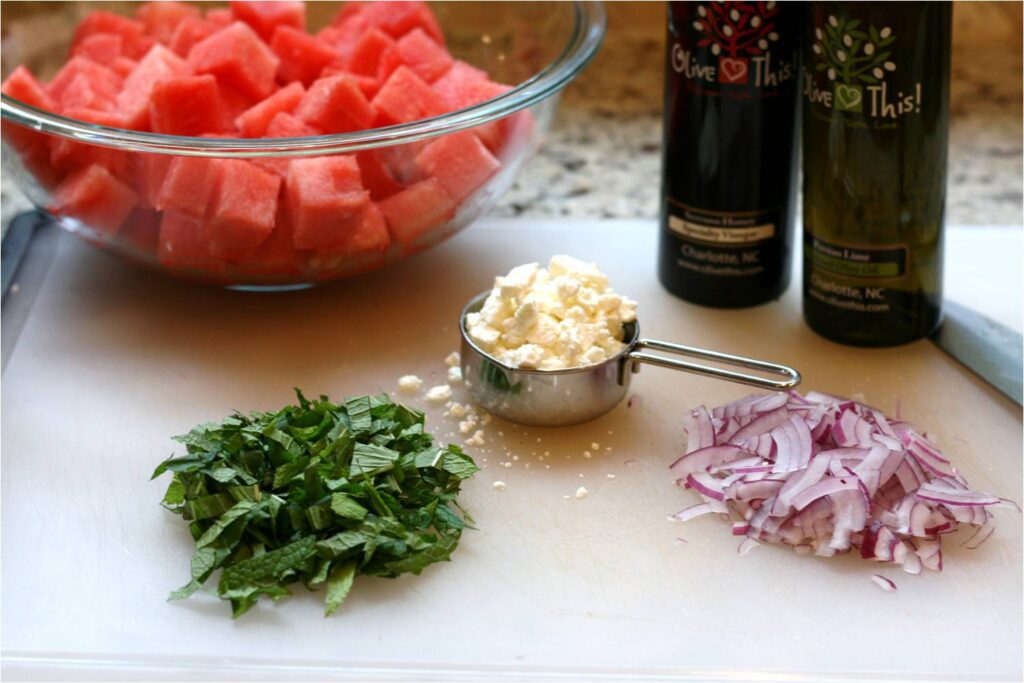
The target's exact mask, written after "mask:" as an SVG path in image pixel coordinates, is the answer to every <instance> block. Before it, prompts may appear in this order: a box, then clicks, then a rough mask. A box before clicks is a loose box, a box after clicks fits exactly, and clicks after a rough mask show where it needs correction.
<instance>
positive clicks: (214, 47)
mask: <svg viewBox="0 0 1024 683" xmlns="http://www.w3.org/2000/svg"><path fill="white" fill-rule="evenodd" d="M279 63H280V60H279V59H278V58H277V55H275V54H274V53H273V52H272V51H271V50H270V48H269V47H267V46H266V44H265V43H264V42H263V41H262V40H260V37H259V36H258V35H256V33H254V32H253V30H252V29H251V28H249V26H248V25H247V24H243V23H242V22H240V21H236V22H235V23H233V24H231V25H230V26H228V27H227V28H224V29H221V30H219V31H217V32H216V33H214V34H213V35H212V36H210V37H209V38H206V39H205V40H202V41H201V42H199V43H197V44H196V45H195V46H194V47H193V48H192V50H191V52H189V53H188V65H189V67H191V69H192V70H193V71H194V72H195V73H197V74H213V75H214V76H216V77H217V80H218V81H219V82H220V83H222V84H224V85H227V86H230V87H232V88H234V89H235V90H238V91H239V92H240V93H242V94H243V95H248V96H250V97H252V98H254V99H256V100H261V99H263V98H264V97H267V96H268V95H270V93H271V92H273V89H274V77H275V75H276V74H277V67H278V65H279Z"/></svg>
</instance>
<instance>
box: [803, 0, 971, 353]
mask: <svg viewBox="0 0 1024 683" xmlns="http://www.w3.org/2000/svg"><path fill="white" fill-rule="evenodd" d="M951 19H952V4H951V3H947V2H898V3H874V2H821V3H813V4H812V6H811V7H810V16H809V17H808V22H807V26H806V28H805V35H804V40H803V58H804V69H803V83H802V91H803V100H804V104H803V108H804V122H803V149H804V214H803V215H804V317H805V319H806V320H807V324H808V325H810V327H811V328H812V329H814V330H815V331H816V332H818V333H819V334H821V335H823V336H825V337H828V338H829V339H833V340H835V341H839V342H843V343H846V344H856V345H859V346H890V345H895V344H901V343H905V342H909V341H913V340H915V339H920V338H921V337H924V336H926V335H928V334H929V333H930V332H932V331H933V330H934V329H935V328H936V327H937V326H938V324H939V322H940V320H941V306H942V243H943V234H942V233H943V214H944V209H945V196H946V150H947V140H948V130H949V62H950V33H951V29H950V26H951Z"/></svg>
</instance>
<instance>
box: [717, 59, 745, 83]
mask: <svg viewBox="0 0 1024 683" xmlns="http://www.w3.org/2000/svg"><path fill="white" fill-rule="evenodd" d="M718 80H719V81H720V82H722V83H746V82H747V60H745V59H734V58H732V57H722V58H721V59H719V60H718Z"/></svg>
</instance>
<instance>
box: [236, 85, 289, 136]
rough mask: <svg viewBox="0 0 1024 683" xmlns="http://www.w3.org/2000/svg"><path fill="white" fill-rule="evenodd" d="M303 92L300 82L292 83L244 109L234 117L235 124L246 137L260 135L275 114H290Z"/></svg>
mask: <svg viewBox="0 0 1024 683" xmlns="http://www.w3.org/2000/svg"><path fill="white" fill-rule="evenodd" d="M305 94H306V89H305V88H303V87H302V84H301V83H292V84H290V85H288V86H286V87H284V88H281V89H280V90H278V91H277V92H276V93H274V94H273V95H271V96H270V97H268V98H266V99H265V100H262V101H261V102H259V103H257V104H255V105H253V106H252V107H250V108H249V109H246V110H245V111H244V112H243V113H242V114H241V115H239V116H238V118H236V119H235V125H236V126H237V127H238V130H239V131H241V133H242V135H244V136H245V137H247V138H258V137H261V136H262V135H263V134H264V133H265V132H266V130H267V126H269V125H270V122H271V121H272V120H273V119H274V117H275V116H277V115H278V114H280V113H287V114H290V113H291V112H292V111H294V110H295V106H296V105H297V104H298V103H299V100H301V99H302V96H303V95H305ZM278 137H288V136H278Z"/></svg>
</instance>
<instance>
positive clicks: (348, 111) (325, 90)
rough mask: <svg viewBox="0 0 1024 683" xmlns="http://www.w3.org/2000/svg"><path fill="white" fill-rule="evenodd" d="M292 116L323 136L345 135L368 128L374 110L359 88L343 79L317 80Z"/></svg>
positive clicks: (371, 121)
mask: <svg viewBox="0 0 1024 683" xmlns="http://www.w3.org/2000/svg"><path fill="white" fill-rule="evenodd" d="M295 116H296V117H298V118H300V119H302V120H303V121H305V122H306V123H308V124H310V125H312V126H315V127H316V128H319V129H320V130H322V131H323V132H324V133H347V132H350V131H354V130H362V129H364V128H369V127H370V126H371V124H372V123H373V119H374V110H373V107H371V106H370V103H369V102H367V101H366V97H365V96H364V95H363V93H362V91H361V90H360V89H359V86H357V85H356V84H355V82H354V81H353V80H352V79H351V78H348V77H347V76H334V77H332V78H321V79H319V80H317V81H315V82H314V83H313V85H311V86H310V87H309V90H308V91H306V94H305V96H303V98H302V100H301V101H300V102H299V104H298V106H297V107H296V108H295Z"/></svg>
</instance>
